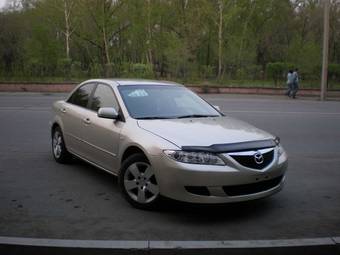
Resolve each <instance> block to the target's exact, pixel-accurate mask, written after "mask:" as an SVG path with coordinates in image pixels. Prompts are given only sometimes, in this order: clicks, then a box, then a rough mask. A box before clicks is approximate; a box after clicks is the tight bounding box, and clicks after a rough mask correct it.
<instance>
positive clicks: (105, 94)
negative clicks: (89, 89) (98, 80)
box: [91, 84, 118, 112]
mask: <svg viewBox="0 0 340 255" xmlns="http://www.w3.org/2000/svg"><path fill="white" fill-rule="evenodd" d="M101 107H113V108H115V109H116V110H117V111H118V103H117V100H116V98H115V95H114V94H113V91H112V89H111V88H110V87H109V86H107V85H103V84H98V86H97V88H96V90H95V92H94V94H93V97H92V103H91V109H92V110H94V111H96V112H97V111H98V110H99V108H101Z"/></svg>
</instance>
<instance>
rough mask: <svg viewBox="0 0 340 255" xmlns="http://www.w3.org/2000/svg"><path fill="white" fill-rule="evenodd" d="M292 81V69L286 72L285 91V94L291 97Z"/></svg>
mask: <svg viewBox="0 0 340 255" xmlns="http://www.w3.org/2000/svg"><path fill="white" fill-rule="evenodd" d="M293 83H294V76H293V70H289V71H288V74H287V87H288V88H287V92H286V96H289V97H291V94H292V93H293Z"/></svg>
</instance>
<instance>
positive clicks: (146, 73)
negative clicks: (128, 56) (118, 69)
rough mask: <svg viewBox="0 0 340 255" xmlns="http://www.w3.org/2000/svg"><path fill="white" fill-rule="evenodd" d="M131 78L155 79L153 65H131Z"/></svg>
mask: <svg viewBox="0 0 340 255" xmlns="http://www.w3.org/2000/svg"><path fill="white" fill-rule="evenodd" d="M129 76H133V77H137V78H153V77H154V75H153V70H152V65H149V64H142V63H136V64H131V65H130V70H129Z"/></svg>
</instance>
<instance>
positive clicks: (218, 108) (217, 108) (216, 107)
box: [213, 105, 221, 112]
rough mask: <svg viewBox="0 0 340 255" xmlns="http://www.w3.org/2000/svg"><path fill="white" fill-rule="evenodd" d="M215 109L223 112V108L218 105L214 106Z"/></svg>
mask: <svg viewBox="0 0 340 255" xmlns="http://www.w3.org/2000/svg"><path fill="white" fill-rule="evenodd" d="M213 107H214V108H215V109H216V110H217V111H219V112H220V111H221V108H220V107H219V106H218V105H213Z"/></svg>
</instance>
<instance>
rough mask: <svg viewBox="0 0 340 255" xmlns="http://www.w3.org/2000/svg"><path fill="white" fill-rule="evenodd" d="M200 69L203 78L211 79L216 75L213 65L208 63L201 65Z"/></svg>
mask: <svg viewBox="0 0 340 255" xmlns="http://www.w3.org/2000/svg"><path fill="white" fill-rule="evenodd" d="M200 69H201V70H200V71H201V72H200V73H201V77H202V78H204V79H211V78H214V77H215V76H216V74H215V68H214V67H213V66H210V65H203V66H201V68H200Z"/></svg>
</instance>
